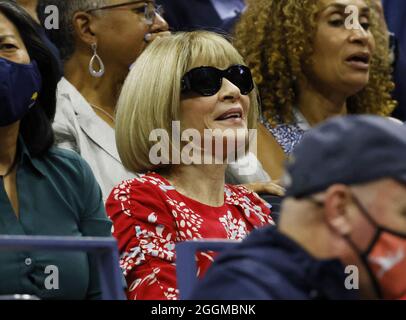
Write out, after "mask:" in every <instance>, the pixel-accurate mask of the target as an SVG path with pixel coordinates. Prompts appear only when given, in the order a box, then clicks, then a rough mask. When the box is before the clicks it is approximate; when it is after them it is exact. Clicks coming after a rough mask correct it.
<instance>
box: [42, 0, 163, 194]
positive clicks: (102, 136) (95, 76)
mask: <svg viewBox="0 0 406 320" xmlns="http://www.w3.org/2000/svg"><path fill="white" fill-rule="evenodd" d="M48 5H56V6H57V7H58V9H59V14H60V24H59V25H60V28H59V29H57V30H54V29H52V30H47V31H48V35H49V37H50V39H51V40H52V41H53V42H54V43H55V44H56V45H57V47H58V48H59V50H60V52H61V57H62V59H63V62H64V74H65V77H64V78H62V80H61V81H60V82H59V84H58V90H57V110H56V116H55V122H54V125H53V127H54V131H55V135H56V143H57V145H58V146H60V147H63V148H68V149H72V150H75V151H77V152H78V153H79V154H80V155H81V156H82V157H83V158H84V159H85V160H86V161H87V162H88V163H89V165H90V167H91V168H92V170H93V172H94V174H95V176H96V179H97V181H98V182H99V184H100V186H101V188H102V192H103V198H104V199H105V198H107V196H108V194H109V193H110V191H111V189H113V187H114V186H115V185H116V184H117V183H119V182H120V181H122V180H124V179H129V178H132V177H133V176H134V174H132V173H130V172H128V171H127V170H126V169H125V168H124V167H123V165H122V163H121V160H120V157H119V155H118V153H117V148H116V141H115V138H114V130H115V114H114V113H115V106H116V102H117V98H118V95H119V92H120V90H121V86H122V83H123V82H124V79H125V77H126V76H127V74H128V72H129V68H130V66H131V65H132V63H134V61H135V60H136V59H137V58H138V56H139V55H140V54H141V52H142V51H143V50H144V49H145V48H146V46H147V45H148V44H149V43H150V42H151V41H153V40H154V39H155V38H156V37H158V36H165V35H168V34H169V32H168V31H167V30H168V24H167V23H166V21H165V20H164V19H163V18H162V16H161V15H160V14H159V11H157V8H156V7H155V5H154V3H153V2H152V1H148V0H146V1H132V2H128V1H124V2H123V1H117V0H69V1H66V0H39V5H38V15H39V18H40V21H41V23H42V24H44V21H45V19H46V15H45V8H46V6H48Z"/></svg>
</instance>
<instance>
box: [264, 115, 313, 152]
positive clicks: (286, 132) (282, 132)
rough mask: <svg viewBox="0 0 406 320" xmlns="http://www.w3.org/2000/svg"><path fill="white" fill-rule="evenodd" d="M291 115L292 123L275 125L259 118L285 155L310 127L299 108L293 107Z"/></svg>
mask: <svg viewBox="0 0 406 320" xmlns="http://www.w3.org/2000/svg"><path fill="white" fill-rule="evenodd" d="M293 115H294V122H293V123H280V124H278V125H276V126H272V125H271V124H270V123H269V122H268V120H266V119H265V118H264V117H261V118H260V121H261V123H262V124H263V125H264V126H265V128H267V129H268V131H269V132H270V133H271V134H272V135H273V136H274V138H275V140H276V142H278V143H279V145H280V146H281V148H282V150H283V152H285V154H286V155H290V154H291V153H292V151H293V150H294V149H295V147H296V145H297V144H298V143H299V142H300V140H302V137H303V135H304V133H305V132H306V131H308V130H309V129H310V125H309V123H308V122H307V120H306V119H305V118H304V116H303V115H302V113H301V112H300V111H299V110H297V109H294V110H293Z"/></svg>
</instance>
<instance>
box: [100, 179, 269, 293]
mask: <svg viewBox="0 0 406 320" xmlns="http://www.w3.org/2000/svg"><path fill="white" fill-rule="evenodd" d="M269 207H270V206H269V205H265V204H264V203H263V202H262V200H261V199H260V198H259V197H258V196H257V195H256V194H254V193H252V192H249V191H248V190H247V189H246V188H245V187H242V186H231V185H226V186H225V193H224V204H223V205H222V206H220V207H212V206H209V205H205V204H202V203H200V202H198V201H196V200H193V199H190V198H188V197H186V196H184V195H182V194H180V193H179V192H177V191H176V190H175V188H174V187H173V186H171V185H170V183H169V182H168V181H167V180H165V179H164V178H163V177H161V176H160V175H158V174H156V173H149V174H146V175H141V176H140V177H139V178H135V179H132V180H127V181H125V182H123V183H122V184H120V185H119V186H117V187H116V188H115V189H113V191H112V193H111V194H110V197H109V199H108V200H107V203H106V209H107V213H108V215H109V216H110V218H111V219H112V220H113V235H114V236H115V237H116V238H117V240H118V244H119V250H120V254H121V257H120V266H121V268H122V270H123V273H124V275H125V277H126V280H127V284H128V291H127V295H128V298H129V299H151V300H152V299H153V300H156V299H168V300H174V299H177V298H178V294H179V292H178V290H177V286H176V264H175V263H176V255H175V245H176V243H177V242H181V241H185V240H192V239H205V238H217V239H219V238H220V239H232V240H241V239H243V238H244V237H245V236H246V235H247V234H248V233H249V232H250V231H251V230H253V229H254V228H257V227H260V226H264V225H267V224H273V220H272V218H271V216H270V209H269ZM213 257H214V253H213V252H211V251H208V252H202V253H198V254H197V256H196V261H197V266H198V274H197V276H201V275H203V274H204V273H205V271H206V270H207V268H208V267H209V266H210V264H211V263H212V262H213Z"/></svg>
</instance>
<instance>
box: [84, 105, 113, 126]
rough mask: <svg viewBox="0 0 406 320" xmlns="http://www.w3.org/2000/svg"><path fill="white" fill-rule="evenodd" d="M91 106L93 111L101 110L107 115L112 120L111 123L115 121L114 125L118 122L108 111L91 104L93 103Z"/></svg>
mask: <svg viewBox="0 0 406 320" xmlns="http://www.w3.org/2000/svg"><path fill="white" fill-rule="evenodd" d="M90 106H91V107H92V108H93V109H96V110H99V111H100V112H102V113H103V114H105V115H106V116H108V117H109V118H110V119H111V121H113V123H115V122H116V120H115V119H114V117H113V116H112V115H111V114H110V113H108V112H107V111H105V110H104V109H103V108H100V107H98V106H96V105H95V104H91V103H90Z"/></svg>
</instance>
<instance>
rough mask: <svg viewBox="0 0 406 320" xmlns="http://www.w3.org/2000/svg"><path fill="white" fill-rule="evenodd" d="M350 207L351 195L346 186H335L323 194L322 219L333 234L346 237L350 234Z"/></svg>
mask: <svg viewBox="0 0 406 320" xmlns="http://www.w3.org/2000/svg"><path fill="white" fill-rule="evenodd" d="M351 205H352V193H351V190H350V189H349V188H348V186H346V185H342V184H335V185H332V186H330V187H329V188H328V189H327V191H326V192H325V198H324V206H325V210H324V215H325V216H324V218H325V221H326V223H327V225H328V226H329V228H331V229H332V230H333V231H334V232H335V233H338V234H340V235H341V236H347V235H349V234H350V233H351V231H352V230H351V223H350V220H349V210H350V207H351Z"/></svg>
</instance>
